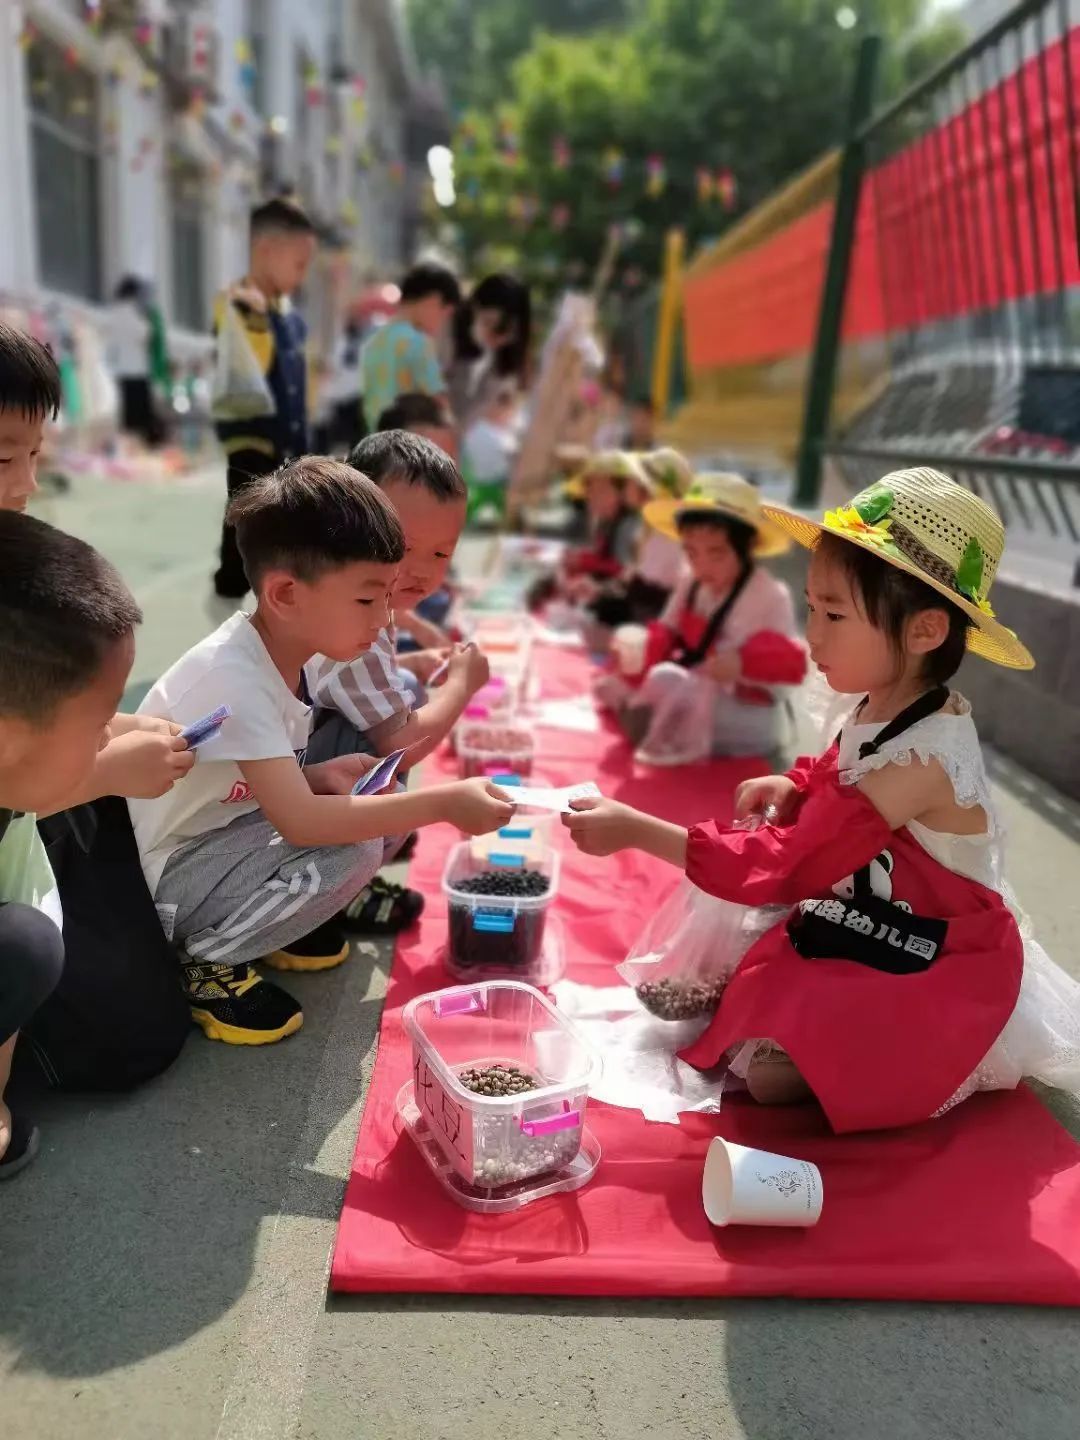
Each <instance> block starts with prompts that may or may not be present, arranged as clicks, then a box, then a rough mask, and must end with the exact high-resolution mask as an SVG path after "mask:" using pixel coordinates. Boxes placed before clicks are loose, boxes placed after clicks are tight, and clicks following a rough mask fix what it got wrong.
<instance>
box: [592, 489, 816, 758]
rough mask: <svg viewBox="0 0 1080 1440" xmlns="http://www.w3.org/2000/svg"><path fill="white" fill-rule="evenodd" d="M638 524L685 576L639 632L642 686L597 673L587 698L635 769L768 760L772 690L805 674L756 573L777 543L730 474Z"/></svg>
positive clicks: (791, 624) (774, 717) (787, 620)
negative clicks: (660, 538) (613, 714)
mask: <svg viewBox="0 0 1080 1440" xmlns="http://www.w3.org/2000/svg"><path fill="white" fill-rule="evenodd" d="M644 515H645V520H646V523H647V524H648V525H650V526H651V527H652V528H653V529H655V530H657V531H659V532H660V533H661V534H662V535H665V536H667V537H669V538H672V539H676V538H677V539H678V540H679V541H680V542H681V544H682V548H683V552H684V554H685V556H686V561H687V565H688V568H689V571H690V574H689V576H688V577H687V578H686V579H684V580H683V581H682V582H681V584H680V585H679V586H677V588H676V589H675V591H674V593H673V594H672V596H671V599H670V600H669V601H668V604H667V605H666V607H665V609H664V612H663V614H662V615H661V616H660V619H659V621H657V622H655V623H653V624H651V625H650V626H649V638H648V644H647V646H646V651H645V669H644V672H643V678H641V679H639V680H638V682H637V683H635V682H634V679H633V678H627V677H622V676H617V675H612V676H605V677H604V679H603V680H602V681H601V682H600V684H599V685H598V687H597V698H598V699H600V700H601V702H602V703H605V704H607V705H609V706H611V707H612V708H613V709H615V710H616V711H617V712H618V714H619V717H620V720H621V723H622V725H623V728H624V729H625V730H626V732H627V734H628V735H629V736H630V738H631V739H633V740H634V741H635V742H637V743H638V745H639V748H638V751H637V758H638V759H639V760H641V761H642V762H644V763H646V764H651V765H685V764H689V763H691V762H693V761H696V760H702V759H705V758H706V757H707V756H709V755H734V756H738V755H766V754H770V753H771V752H772V751H774V750H775V749H776V748H777V746H778V744H779V739H780V713H781V711H780V699H781V697H782V694H783V689H784V687H787V686H792V685H798V684H799V683H800V682H801V681H802V679H803V677H804V676H805V674H806V650H805V648H804V647H803V645H802V644H801V643H800V642H799V641H798V640H797V639H796V638H795V612H794V607H793V605H792V600H791V592H790V590H789V589H788V587H787V586H786V585H785V584H784V583H783V582H782V581H781V580H779V579H777V577H776V576H774V575H772V574H770V573H769V572H768V571H767V570H765V569H764V568H763V567H762V566H761V565H760V564H759V561H760V560H762V559H763V558H765V557H766V556H769V555H776V554H779V553H781V552H782V551H784V550H786V549H787V545H788V542H787V540H786V538H785V537H784V536H783V535H782V534H781V533H780V532H779V531H778V530H776V528H775V527H773V526H772V525H770V523H769V522H768V520H767V519H766V518H765V516H764V514H763V512H762V506H761V500H760V497H759V496H758V492H757V491H756V490H755V489H754V487H753V486H752V485H750V484H749V483H748V482H747V481H745V480H743V479H742V478H741V476H738V475H726V474H717V475H700V476H698V477H697V479H696V480H695V482H694V485H693V486H692V487H691V489H690V490H689V491H688V492H687V494H686V495H685V496H683V497H681V498H680V497H677V496H666V497H664V498H661V499H657V500H653V501H651V502H650V503H649V504H648V505H647V506H646V507H645V511H644Z"/></svg>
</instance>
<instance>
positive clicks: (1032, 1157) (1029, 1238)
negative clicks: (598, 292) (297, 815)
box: [331, 648, 1080, 1305]
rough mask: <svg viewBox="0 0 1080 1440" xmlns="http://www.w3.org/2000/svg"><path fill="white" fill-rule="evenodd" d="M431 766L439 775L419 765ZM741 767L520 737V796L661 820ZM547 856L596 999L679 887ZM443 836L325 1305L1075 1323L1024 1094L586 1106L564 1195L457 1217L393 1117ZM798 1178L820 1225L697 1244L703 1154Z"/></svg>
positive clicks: (651, 872) (563, 663)
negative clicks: (608, 799) (900, 1304)
mask: <svg viewBox="0 0 1080 1440" xmlns="http://www.w3.org/2000/svg"><path fill="white" fill-rule="evenodd" d="M537 653H538V658H539V661H540V664H541V666H542V673H543V675H544V680H545V694H546V695H547V696H549V697H550V698H558V696H560V695H568V694H575V693H576V694H582V693H583V692H584V691H585V689H586V688H587V682H588V674H587V667H586V666H585V664H584V663H583V662H582V661H581V660H580V658H579V657H577V656H569V655H566V654H565V653H562V652H558V653H552V652H550V651H548V650H546V649H543V648H541V649H540V650H539V651H538V652H537ZM438 763H439V765H440V766H442V767H444V768H446V769H447V773H450V772H449V769H448V767H447V766H446V762H438ZM752 768H753V767H752V766H748V765H746V764H738V765H735V764H727V765H722V764H715V763H714V764H702V765H695V766H689V767H686V769H684V770H670V771H668V770H665V771H645V770H638V771H636V772H635V769H634V766H633V762H632V760H631V758H630V752H629V748H628V747H627V746H626V745H625V744H623V742H622V741H621V740H619V739H618V738H617V737H615V736H613V735H611V734H602V735H578V734H571V733H567V732H557V731H549V732H544V731H541V732H540V746H539V753H538V759H537V763H536V778H537V781H538V782H544V783H550V784H570V783H573V782H575V781H578V780H582V779H590V778H591V779H595V780H596V782H597V783H598V785H599V786H600V788H601V790H603V791H604V792H605V793H606V794H609V795H613V794H616V793H617V792H618V791H621V792H622V795H621V797H620V798H624V799H628V800H629V801H630V802H631V803H634V804H638V805H641V806H643V807H644V808H648V809H651V810H653V811H655V812H656V813H658V814H663V815H665V816H667V817H669V818H672V819H679V820H682V821H683V822H684V823H685V822H687V821H696V820H703V819H705V818H707V817H709V816H711V815H714V814H723V813H724V812H725V809H726V807H727V806H728V805H729V804H730V795H731V790H732V788H733V786H734V785H735V784H737V783H738V781H739V780H741V779H743V778H745V776H746V775H747V774H749V773H751V772H752ZM552 834H553V835H555V836H556V838H557V839H558V841H559V843H560V844H561V845H562V846H563V864H564V868H563V879H562V884H561V887H560V895H559V900H558V902H557V905H556V907H555V913H557V915H558V917H559V919H560V921H561V923H562V926H563V932H564V936H565V939H566V943H567V947H568V952H569V957H570V975H571V977H572V978H573V979H575V980H578V981H580V982H582V983H586V984H588V983H594V984H611V983H612V966H613V965H614V964H615V963H616V962H617V961H618V960H621V959H622V958H623V957H624V956H625V954H626V952H627V950H628V948H629V944H630V941H631V940H633V938H634V937H635V935H636V933H637V931H638V930H639V929H640V927H641V925H642V923H643V918H644V916H645V915H646V914H648V913H649V912H650V911H651V910H652V909H653V908H655V906H656V905H657V904H658V903H659V902H660V900H661V899H662V898H663V896H664V895H665V894H666V893H667V890H668V889H669V888H670V887H671V886H672V885H673V884H674V883H676V881H677V879H678V874H677V872H675V871H673V870H671V869H669V868H667V867H664V866H662V865H660V864H659V863H658V862H656V861H653V860H651V859H649V858H647V857H644V856H640V855H637V854H628V855H621V856H617V857H615V858H614V859H611V860H605V861H599V860H591V859H588V858H587V857H584V856H580V855H578V854H577V852H576V851H574V850H572V849H568V848H566V846H565V836H564V835H563V834H562V832H561V830H560V829H559V827H558V826H557V824H556V826H555V827H553V829H552ZM455 839H456V836H455V835H454V834H453V832H451V831H450V830H449V829H448V828H447V827H442V826H440V827H437V828H435V829H433V830H428V831H425V832H424V833H423V836H422V838H421V843H420V846H419V849H418V851H417V857H416V860H415V861H414V863H413V869H412V872H411V874H410V880H411V882H412V883H413V884H415V885H418V886H419V888H420V889H422V890H423V891H424V892H425V893H426V895H427V896H428V908H427V911H426V912H425V915H424V919H423V921H422V923H421V927H420V929H419V930H418V931H413V932H412V933H411V934H410V935H409V936H407V937H403V938H402V940H401V941H400V942H399V947H398V954H397V957H396V959H395V962H394V968H393V972H392V974H391V979H390V987H389V992H388V995H387V1004H386V1011H385V1013H384V1016H383V1024H382V1031H381V1036H380V1041H379V1055H378V1060H377V1063H376V1066H375V1074H374V1078H373V1080H372V1084H371V1089H370V1092H369V1095H368V1099H367V1105H366V1108H365V1112H364V1118H363V1122H362V1124H361V1127H360V1134H359V1137H358V1140H357V1147H356V1155H355V1158H354V1161H353V1170H352V1174H351V1175H350V1177H349V1182H348V1186H347V1189H346V1193H345V1205H344V1209H343V1211H342V1216H341V1223H340V1227H339V1230H338V1237H337V1244H336V1249H335V1252H334V1261H333V1270H332V1275H331V1284H332V1286H333V1288H334V1289H336V1290H342V1291H346V1290H347V1291H439V1292H457V1293H464V1292H473V1293H486V1294H494V1293H512V1294H581V1295H796V1296H821V1297H826V1296H827V1297H835V1298H880V1299H908V1300H916V1299H935V1300H961V1301H978V1300H981V1301H1000V1302H1006V1301H1008V1302H1026V1303H1037V1304H1069V1305H1077V1304H1080V1147H1078V1146H1077V1145H1076V1144H1075V1143H1074V1142H1073V1141H1072V1139H1071V1138H1070V1137H1069V1135H1068V1134H1067V1133H1066V1132H1065V1131H1064V1130H1063V1129H1062V1128H1061V1127H1060V1126H1059V1125H1058V1124H1057V1123H1056V1122H1055V1121H1054V1120H1053V1119H1052V1117H1051V1116H1050V1115H1049V1114H1048V1113H1047V1111H1046V1110H1044V1109H1043V1107H1042V1106H1041V1105H1040V1104H1039V1102H1038V1101H1037V1100H1036V1099H1035V1097H1034V1096H1033V1095H1031V1094H1030V1093H1029V1092H1028V1091H1027V1090H1023V1089H1021V1090H1019V1091H1016V1092H1009V1093H1002V1094H996V1095H982V1096H976V1097H975V1098H973V1099H971V1100H969V1101H966V1102H965V1103H964V1104H963V1105H961V1106H959V1107H957V1109H956V1110H954V1111H953V1112H952V1113H951V1114H949V1115H946V1116H945V1117H944V1118H943V1119H940V1120H935V1121H930V1122H928V1123H927V1124H924V1125H920V1126H916V1127H912V1128H911V1129H908V1130H900V1131H893V1132H890V1133H888V1134H872V1135H854V1136H851V1135H848V1136H843V1137H837V1136H834V1135H833V1134H832V1133H831V1132H830V1131H829V1129H828V1127H827V1126H826V1124H825V1121H824V1119H823V1117H822V1116H821V1115H820V1113H819V1112H818V1111H817V1110H816V1109H815V1108H814V1107H811V1106H806V1107H793V1108H788V1109H783V1110H767V1109H762V1108H760V1107H758V1106H755V1105H752V1104H751V1103H749V1102H746V1101H743V1100H741V1099H739V1098H733V1099H732V1100H731V1101H730V1102H725V1107H724V1110H723V1112H722V1113H721V1114H720V1115H719V1116H697V1115H689V1116H683V1117H682V1119H681V1123H680V1124H679V1125H666V1124H650V1123H648V1122H646V1121H645V1120H644V1119H643V1118H642V1116H641V1115H640V1114H639V1113H637V1112H634V1111H629V1110H618V1109H614V1108H612V1107H609V1106H605V1105H599V1104H590V1106H589V1109H588V1113H587V1120H586V1123H587V1125H588V1126H589V1128H590V1129H591V1130H592V1131H593V1133H594V1134H595V1135H596V1137H597V1139H598V1140H599V1142H600V1145H601V1147H602V1150H603V1159H602V1160H601V1162H600V1167H599V1169H598V1171H597V1173H596V1176H595V1178H594V1179H593V1180H592V1181H591V1182H590V1183H589V1184H588V1185H587V1186H586V1187H585V1188H584V1189H583V1190H580V1191H578V1192H577V1193H576V1194H573V1195H567V1196H555V1197H552V1198H550V1199H547V1200H543V1201H540V1202H538V1203H537V1204H535V1205H533V1206H526V1207H525V1208H524V1209H523V1210H521V1211H519V1212H517V1213H515V1214H510V1215H494V1216H481V1215H474V1214H472V1213H470V1212H469V1211H466V1210H463V1209H462V1208H460V1207H459V1206H458V1205H456V1204H455V1203H454V1202H453V1201H452V1200H451V1199H450V1198H449V1197H448V1196H446V1195H445V1194H444V1192H443V1191H442V1190H441V1189H440V1187H439V1186H438V1184H437V1183H436V1181H435V1180H434V1178H433V1177H432V1175H431V1173H430V1171H429V1170H428V1169H427V1167H426V1165H425V1164H424V1161H423V1160H422V1159H421V1157H420V1155H419V1153H418V1152H417V1150H416V1148H415V1146H414V1145H413V1142H412V1141H411V1140H410V1139H409V1138H408V1136H406V1135H399V1134H398V1132H397V1126H396V1120H395V1113H394V1101H395V1097H396V1095H397V1092H398V1090H399V1088H400V1087H401V1085H402V1084H404V1082H405V1081H406V1080H407V1079H408V1078H409V1077H410V1075H411V1052H410V1047H409V1044H408V1041H407V1040H406V1038H405V1036H404V1034H403V1032H402V1029H401V1009H402V1007H403V1005H404V1004H405V1002H406V1001H407V1000H409V999H410V998H411V997H412V996H413V995H416V994H419V993H421V992H423V991H426V990H433V989H437V988H439V987H440V986H442V985H445V984H447V983H449V977H448V976H447V974H446V972H445V970H444V969H443V968H442V966H441V964H440V963H439V959H438V953H439V950H440V949H441V947H442V946H443V944H444V943H445V938H446V908H445V904H444V902H443V897H442V894H441V890H440V888H439V876H440V874H441V870H442V864H443V860H444V858H445V853H446V850H447V848H448V846H449V845H450V844H452V843H453V842H454V840H455ZM715 1134H723V1135H726V1136H728V1137H729V1138H730V1139H733V1140H737V1141H738V1142H740V1143H742V1144H750V1145H756V1146H758V1147H760V1148H763V1149H774V1150H777V1151H779V1152H781V1153H783V1154H788V1155H792V1156H795V1157H798V1158H805V1159H808V1160H812V1161H813V1162H814V1163H815V1164H816V1165H818V1166H819V1167H820V1169H821V1171H822V1175H823V1177H824V1184H825V1206H824V1211H823V1215H822V1219H821V1222H820V1224H819V1225H818V1226H817V1227H816V1228H815V1229H813V1230H809V1231H767V1230H754V1229H749V1228H745V1229H743V1228H732V1229H728V1230H717V1229H714V1228H713V1227H712V1226H710V1225H709V1223H708V1221H707V1220H706V1219H705V1215H704V1212H703V1211H702V1208H701V1172H702V1168H703V1166H704V1161H705V1151H706V1149H707V1146H708V1142H709V1139H710V1138H711V1136H713V1135H715Z"/></svg>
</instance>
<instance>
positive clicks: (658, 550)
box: [587, 448, 694, 652]
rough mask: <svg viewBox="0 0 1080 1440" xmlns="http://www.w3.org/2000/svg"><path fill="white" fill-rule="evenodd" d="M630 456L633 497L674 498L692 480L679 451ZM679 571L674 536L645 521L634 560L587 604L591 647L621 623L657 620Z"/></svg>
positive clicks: (597, 647)
mask: <svg viewBox="0 0 1080 1440" xmlns="http://www.w3.org/2000/svg"><path fill="white" fill-rule="evenodd" d="M633 458H634V460H635V461H636V462H637V464H638V466H640V470H641V474H640V475H637V478H636V479H635V480H634V481H633V482H632V489H633V491H634V494H635V496H636V497H638V498H640V499H641V500H643V501H645V502H647V503H649V504H651V503H653V502H654V501H656V500H657V499H662V498H665V497H667V498H676V499H677V498H678V497H679V496H681V495H684V494H685V493H686V491H687V490H688V489H689V488H690V486H691V485H692V484H693V483H694V471H693V468H692V467H691V465H690V462H689V461H688V460H687V459H686V457H685V456H684V455H682V454H680V452H679V451H678V450H674V449H671V448H665V449H661V450H648V451H642V452H640V453H639V454H636V455H634V456H633ZM636 473H637V472H636V471H635V474H636ZM683 571H684V563H683V555H682V547H681V546H680V545H679V543H678V541H677V540H673V539H671V538H670V537H669V536H667V535H664V534H661V532H660V531H659V530H654V529H653V528H652V527H651V526H649V525H643V526H642V527H641V530H640V532H639V536H638V545H637V554H636V556H635V559H634V563H633V565H631V566H630V567H629V568H628V569H627V570H626V572H625V573H624V574H623V575H622V576H621V577H619V579H617V580H613V581H610V582H608V583H607V584H606V585H604V586H603V587H602V588H601V590H600V592H599V593H598V594H597V595H595V596H594V597H593V599H592V600H591V601H590V602H589V604H588V607H587V608H588V610H589V613H590V615H591V616H592V617H593V619H594V621H595V622H596V625H595V627H593V628H592V629H591V631H590V646H589V648H590V649H591V650H593V651H595V652H602V651H604V650H606V649H607V645H608V642H609V638H610V632H611V631H612V630H614V629H616V628H617V627H618V626H620V625H646V624H648V623H649V621H651V620H656V619H658V618H659V616H660V614H661V613H662V611H663V609H664V606H665V605H666V604H667V603H668V601H669V600H670V599H671V593H672V591H673V590H674V588H675V586H676V585H677V584H678V583H679V580H680V579H681V578H682V574H683Z"/></svg>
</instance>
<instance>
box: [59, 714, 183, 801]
mask: <svg viewBox="0 0 1080 1440" xmlns="http://www.w3.org/2000/svg"><path fill="white" fill-rule="evenodd" d="M144 718H146V717H143V716H136V715H117V716H116V717H114V719H113V720H112V721H110V729H112V730H113V738H112V739H111V740H110V741H109V743H108V744H107V745H106V746H104V748H103V749H101V750H99V751H98V754H97V758H96V760H95V761H94V768H93V770H91V772H90V774H89V776H88V777H87V779H86V780H84V781H83V783H82V785H80V786H79V788H78V790H76V791H75V792H74V793H73V794H71V795H68V796H67V797H66V798H65V800H64V802H63V804H62V805H58V806H57V807H56V808H57V809H58V810H70V809H72V808H73V807H74V806H76V805H88V804H89V803H90V802H91V801H92V800H100V799H101V798H102V796H104V795H122V796H124V798H125V799H128V800H156V799H157V798H158V796H159V795H164V794H166V793H167V792H168V791H169V790H171V789H172V787H173V786H174V785H175V784H176V782H177V781H178V780H182V779H183V778H184V776H185V775H186V774H187V773H188V772H189V771H190V769H191V767H192V766H193V765H194V764H195V754H194V752H193V751H191V750H189V749H188V747H187V741H186V740H181V738H180V728H181V727H180V726H179V725H172V724H170V723H169V722H168V721H167V720H155V721H154V728H153V729H149V728H147V727H145V726H144V725H135V726H127V725H125V726H123V728H121V730H120V733H119V734H117V733H116V722H117V721H121V722H123V721H131V720H143V719H144Z"/></svg>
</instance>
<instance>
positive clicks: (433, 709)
mask: <svg viewBox="0 0 1080 1440" xmlns="http://www.w3.org/2000/svg"><path fill="white" fill-rule="evenodd" d="M490 678H491V671H490V668H489V666H488V662H487V657H486V656H485V655H484V654H482V652H481V651H479V650H477V648H476V647H475V646H474V645H470V646H467V647H464V648H462V649H461V650H458V651H456V652H455V653H454V654H453V655H451V657H450V664H449V667H448V669H447V672H446V679H445V681H444V682H443V684H442V685H440V686H439V688H438V690H437V691H436V692H435V694H434V695H433V696H432V698H431V699H430V700H429V701H428V702H427V704H426V705H422V706H421V707H420V709H419V710H414V711H412V713H411V714H410V716H409V718H408V720H406V722H405V724H404V725H401V726H399V727H398V728H397V729H396V730H394V731H391V732H390V733H389V734H379V735H378V736H377V737H375V749H376V751H377V753H378V754H380V755H392V754H393V753H394V751H395V750H404V749H406V748H407V749H408V751H409V766H410V767H412V766H413V765H418V764H419V763H420V761H421V760H423V759H425V758H426V757H427V756H428V755H430V754H431V752H432V751H433V750H435V749H436V748H437V747H438V746H439V745H441V744H442V742H443V740H445V739H446V737H447V735H449V733H450V731H451V729H452V728H453V726H454V725H455V724H456V723H457V719H458V716H459V715H460V714H461V712H462V711H463V710H464V709H465V706H466V705H467V704H468V703H469V701H470V700H471V699H472V697H473V696H474V695H475V694H476V692H477V691H478V690H480V689H482V688H483V687H484V686H485V685H486V684H487V682H488V680H489V679H490Z"/></svg>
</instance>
